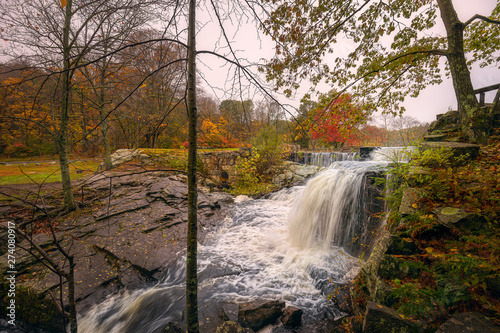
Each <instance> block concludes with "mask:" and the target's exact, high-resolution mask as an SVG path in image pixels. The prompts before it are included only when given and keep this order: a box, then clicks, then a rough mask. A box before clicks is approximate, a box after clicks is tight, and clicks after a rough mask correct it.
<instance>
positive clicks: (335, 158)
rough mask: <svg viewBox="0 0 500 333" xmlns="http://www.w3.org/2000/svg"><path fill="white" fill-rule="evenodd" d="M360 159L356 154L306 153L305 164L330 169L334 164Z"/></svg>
mask: <svg viewBox="0 0 500 333" xmlns="http://www.w3.org/2000/svg"><path fill="white" fill-rule="evenodd" d="M357 159H359V154H358V153H356V152H349V153H346V152H336V153H304V163H305V164H312V165H317V166H321V167H325V168H328V167H329V166H330V165H332V164H333V163H334V162H340V161H355V160H357Z"/></svg>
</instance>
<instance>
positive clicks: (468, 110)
mask: <svg viewBox="0 0 500 333" xmlns="http://www.w3.org/2000/svg"><path fill="white" fill-rule="evenodd" d="M437 2H438V5H439V10H440V12H441V18H442V20H443V23H444V25H445V27H446V35H447V37H448V52H447V56H446V57H447V59H448V64H449V66H450V72H451V77H452V80H453V87H454V89H455V95H456V97H457V104H458V112H459V114H460V119H461V122H462V124H461V125H462V131H463V133H464V134H465V135H466V136H468V137H469V139H471V140H472V141H477V142H482V141H484V140H485V138H486V135H487V133H486V132H485V128H484V126H481V124H480V122H479V123H478V118H481V116H482V115H481V111H482V109H481V107H480V106H479V103H478V101H477V98H476V96H475V94H474V88H473V86H472V81H471V78H470V72H469V68H468V67H467V61H466V59H465V52H464V28H465V24H464V23H462V22H461V21H460V20H459V19H458V15H457V12H456V11H455V8H454V7H453V3H452V1H451V0H438V1H437ZM478 125H479V126H478Z"/></svg>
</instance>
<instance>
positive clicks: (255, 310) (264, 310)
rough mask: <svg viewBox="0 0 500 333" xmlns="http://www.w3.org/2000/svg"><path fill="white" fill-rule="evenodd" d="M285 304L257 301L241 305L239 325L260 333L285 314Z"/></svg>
mask: <svg viewBox="0 0 500 333" xmlns="http://www.w3.org/2000/svg"><path fill="white" fill-rule="evenodd" d="M284 308H285V302H282V301H256V302H249V303H244V304H240V308H239V311H238V323H239V324H240V325H241V326H243V327H246V328H250V329H252V330H254V331H258V330H260V329H261V328H263V327H265V326H267V325H269V324H272V323H274V322H275V321H276V320H277V319H278V318H279V317H281V315H282V314H283V309H284Z"/></svg>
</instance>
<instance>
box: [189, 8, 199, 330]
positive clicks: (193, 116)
mask: <svg viewBox="0 0 500 333" xmlns="http://www.w3.org/2000/svg"><path fill="white" fill-rule="evenodd" d="M195 14H196V0H190V1H189V26H188V68H187V70H188V83H187V85H188V86H187V88H188V90H187V108H188V118H189V134H188V142H189V148H188V231H187V259H186V324H187V325H186V326H187V331H188V332H189V333H197V332H199V331H200V327H199V324H198V272H197V266H198V265H197V252H198V249H197V243H198V235H197V234H198V216H197V215H198V190H197V183H196V157H197V156H196V155H197V140H196V139H197V133H196V122H197V117H198V115H197V110H196V15H195Z"/></svg>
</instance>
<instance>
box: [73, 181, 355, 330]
mask: <svg viewBox="0 0 500 333" xmlns="http://www.w3.org/2000/svg"><path fill="white" fill-rule="evenodd" d="M302 189H303V187H302V186H297V187H294V188H291V189H287V190H283V191H281V192H278V193H276V194H275V195H273V196H272V197H271V198H270V199H259V200H251V199H250V200H247V201H243V202H238V203H236V204H235V205H234V206H233V207H232V209H233V213H232V215H231V217H228V218H227V219H226V221H225V222H224V224H223V226H221V228H219V229H218V230H216V231H214V232H212V233H209V234H208V235H207V236H206V237H205V241H204V244H203V245H200V246H199V248H198V258H199V265H198V266H199V307H200V308H201V309H203V308H204V307H205V308H206V307H207V306H210V305H212V304H216V303H218V302H232V303H239V302H246V301H252V300H255V299H281V300H284V301H286V302H287V303H288V304H293V305H295V306H297V307H299V308H301V309H304V311H305V314H304V327H308V326H307V325H314V324H315V320H314V318H316V317H322V318H328V317H330V318H331V319H334V318H336V317H338V316H340V315H341V312H340V311H339V310H337V309H335V308H334V307H332V304H331V303H330V302H329V301H328V300H327V298H326V295H325V294H324V292H322V290H320V289H321V288H320V287H324V286H327V285H330V286H331V283H330V282H329V280H330V281H332V283H334V282H337V283H338V282H343V281H344V280H345V279H346V276H347V274H349V273H350V274H353V273H352V270H353V269H356V267H357V265H358V262H357V260H356V258H354V257H351V256H349V255H348V254H346V253H345V252H344V251H343V250H342V249H341V248H337V247H335V248H326V247H325V248H317V247H314V248H305V249H300V248H296V247H293V246H291V244H290V242H289V240H288V227H287V220H288V216H289V214H290V210H291V207H292V206H293V202H294V197H295V195H296V193H297V192H300V191H301V190H302ZM184 265H185V259H181V260H180V261H179V262H178V263H177V265H176V266H175V267H171V268H170V269H169V270H168V272H167V274H166V276H165V278H164V280H163V281H162V282H161V283H159V284H157V285H156V286H154V287H151V288H147V289H144V290H138V291H134V292H130V293H125V294H123V295H120V296H115V297H113V298H110V299H109V300H107V301H106V302H104V303H103V304H100V305H98V306H95V307H94V308H93V309H92V310H91V311H90V312H89V313H87V314H86V315H85V316H84V317H82V318H80V320H79V326H78V331H79V332H80V333H90V332H92V333H135V332H145V333H157V332H158V333H160V332H161V331H162V329H163V327H165V326H166V325H167V324H168V322H170V321H182V319H181V318H180V316H179V314H180V313H182V311H183V310H184V308H185V297H184V292H185V290H184V286H185V284H184V279H185V273H184V269H185V268H184ZM306 331H307V329H306Z"/></svg>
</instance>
